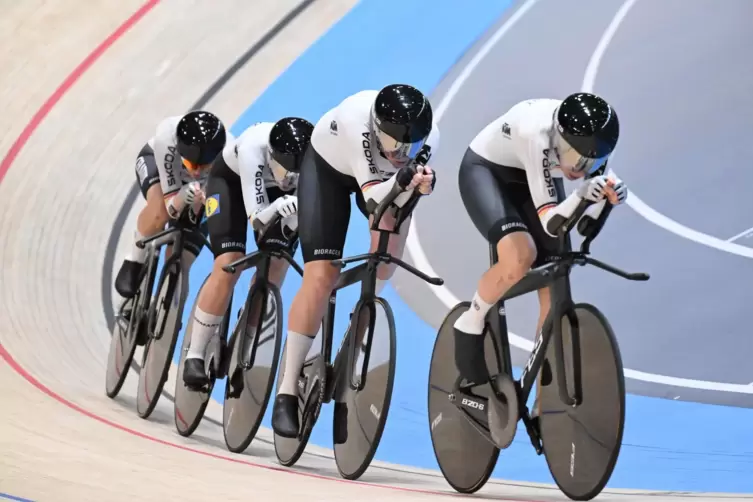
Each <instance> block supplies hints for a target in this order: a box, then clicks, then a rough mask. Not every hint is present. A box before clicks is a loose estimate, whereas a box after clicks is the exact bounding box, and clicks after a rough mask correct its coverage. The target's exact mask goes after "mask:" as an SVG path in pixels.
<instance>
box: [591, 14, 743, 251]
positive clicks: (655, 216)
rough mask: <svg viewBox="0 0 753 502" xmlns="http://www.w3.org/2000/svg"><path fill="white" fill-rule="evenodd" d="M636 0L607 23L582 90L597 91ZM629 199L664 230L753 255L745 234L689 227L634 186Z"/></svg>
mask: <svg viewBox="0 0 753 502" xmlns="http://www.w3.org/2000/svg"><path fill="white" fill-rule="evenodd" d="M636 2H637V0H627V1H626V2H625V3H623V4H622V6H621V7H620V9H619V10H618V11H617V13H616V14H615V16H614V18H613V19H612V22H611V23H609V26H608V27H607V29H606V31H605V32H604V34H603V35H602V36H601V40H599V44H598V45H597V46H596V49H595V50H594V53H593V54H592V55H591V60H590V61H589V62H588V66H587V67H586V72H585V74H584V75H583V84H582V85H581V90H582V91H583V92H593V89H594V82H596V75H597V74H598V72H599V66H600V65H601V59H602V57H603V56H604V53H605V52H606V50H607V47H609V44H610V42H611V41H612V38H614V35H615V33H617V29H618V28H619V27H620V24H622V21H623V19H625V16H627V13H628V12H629V11H630V9H631V8H632V7H633V5H635V3H636ZM626 202H627V205H628V206H630V207H631V208H632V209H633V210H634V211H635V212H636V213H638V214H640V215H641V216H643V217H644V218H645V219H647V220H648V221H650V222H651V223H653V224H654V225H657V226H659V227H661V228H663V229H664V230H668V231H670V232H672V233H673V234H675V235H679V236H680V237H684V238H686V239H688V240H691V241H694V242H697V243H699V244H703V245H705V246H709V247H712V248H715V249H718V250H720V251H726V252H728V253H732V254H735V255H738V256H744V257H746V258H753V249H751V248H749V247H747V246H741V245H739V244H733V243H732V241H733V240H735V238H737V237H741V235H738V236H736V237H735V238H732V239H727V240H726V241H725V240H722V239H719V238H718V237H714V236H713V235H708V234H705V233H703V232H699V231H697V230H693V229H692V228H688V227H686V226H685V225H682V224H681V223H678V222H676V221H674V220H673V219H671V218H668V217H667V216H665V215H663V214H661V213H659V212H658V211H656V210H654V209H653V208H651V207H650V206H649V205H648V204H646V203H645V202H643V201H642V200H641V199H640V198H639V197H638V196H637V195H636V194H635V192H633V191H632V190H630V196H629V197H628V199H627V201H626Z"/></svg>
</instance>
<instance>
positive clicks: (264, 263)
mask: <svg viewBox="0 0 753 502" xmlns="http://www.w3.org/2000/svg"><path fill="white" fill-rule="evenodd" d="M280 220H281V216H280V215H279V214H278V215H275V217H274V218H272V219H271V220H270V221H269V222H268V223H267V224H266V225H264V226H263V227H262V228H260V229H259V238H258V244H257V248H258V249H257V250H256V251H254V252H252V253H249V254H247V255H245V256H244V257H242V258H239V259H238V260H236V261H234V262H232V263H230V264H229V265H226V266H224V267H223V268H222V270H224V271H225V272H227V273H229V274H235V273H236V272H243V271H244V270H247V269H249V268H256V281H255V283H254V285H255V286H256V287H257V288H260V290H261V292H262V294H263V295H262V297H264V296H266V293H267V287H268V286H267V285H268V284H269V269H270V267H271V265H272V258H281V259H284V260H285V261H287V262H288V263H289V264H290V266H292V267H293V269H294V270H295V271H296V272H298V274H299V275H303V269H302V268H301V266H300V265H298V263H296V262H295V260H294V259H293V257H292V256H291V255H290V253H288V252H287V251H285V250H284V249H275V250H269V251H268V250H262V248H263V246H264V242H265V239H264V238H265V236H266V235H267V232H268V231H269V229H270V228H272V227H273V226H275V225H277V224H278V223H279V221H280ZM296 238H297V237H296ZM293 240H294V238H292V237H291V238H289V239H288V245H290V244H291V243H292V241H293ZM254 285H252V286H251V287H253V286H254ZM249 291H250V289H249ZM233 296H234V294H233V292H232V291H231V293H230V299H229V301H228V307H227V310H226V311H225V320H224V321H223V325H222V326H221V328H220V329H221V331H222V337H221V339H222V341H223V343H225V342H224V341H225V340H226V339H227V332H228V330H229V328H230V322H229V319H230V308H231V307H232V304H233ZM247 301H248V299H247ZM264 314H265V308H264V307H262V308H260V310H259V319H258V320H257V323H256V329H257V330H260V329H261V328H262V324H263V320H264ZM248 315H249V312H248V310H247V309H244V311H243V315H242V316H241V318H240V319H239V320H238V325H245V323H246V322H247V319H248ZM263 341H264V340H260V341H259V342H258V343H256V344H254V347H253V350H252V352H251V354H250V356H249V360H248V362H246V363H242V364H241V366H242V367H243V369H250V368H251V367H252V366H253V364H254V361H255V359H256V349H257V348H258V346H259V345H260V344H261V342H263ZM232 345H233V341H232V340H231V341H228V342H227V343H226V344H225V345H224V346H223V348H224V347H232ZM226 360H227V364H229V363H230V358H229V357H227V358H226ZM225 369H226V370H227V368H225Z"/></svg>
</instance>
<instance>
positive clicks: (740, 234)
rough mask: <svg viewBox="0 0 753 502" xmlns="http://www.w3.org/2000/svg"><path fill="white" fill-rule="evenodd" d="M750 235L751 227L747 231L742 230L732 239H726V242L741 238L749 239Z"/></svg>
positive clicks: (752, 231) (752, 229)
mask: <svg viewBox="0 0 753 502" xmlns="http://www.w3.org/2000/svg"><path fill="white" fill-rule="evenodd" d="M750 234H753V227H750V228H749V229H747V230H744V231H742V232H740V233H739V234H736V235H733V236H732V237H730V238H729V239H727V242H734V241H736V240H737V239H740V238H742V237H749V236H750Z"/></svg>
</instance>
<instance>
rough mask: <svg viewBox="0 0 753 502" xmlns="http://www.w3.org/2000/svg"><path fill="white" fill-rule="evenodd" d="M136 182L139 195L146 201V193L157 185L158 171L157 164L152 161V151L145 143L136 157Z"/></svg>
mask: <svg viewBox="0 0 753 502" xmlns="http://www.w3.org/2000/svg"><path fill="white" fill-rule="evenodd" d="M136 180H137V181H138V184H139V188H140V189H141V195H143V196H144V198H145V199H146V193H147V192H148V191H149V189H150V188H151V187H152V185H156V184H157V183H159V171H158V170H157V162H156V161H155V160H154V150H152V147H151V146H149V144H148V143H147V144H146V145H144V148H142V149H141V151H140V152H139V156H138V157H136Z"/></svg>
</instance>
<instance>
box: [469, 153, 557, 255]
mask: <svg viewBox="0 0 753 502" xmlns="http://www.w3.org/2000/svg"><path fill="white" fill-rule="evenodd" d="M553 181H554V187H555V189H556V190H557V196H558V199H559V201H562V200H563V199H564V193H565V188H564V183H563V181H562V179H560V178H554V179H553ZM458 184H459V185H460V196H461V198H462V199H463V205H465V209H466V211H468V215H469V216H470V218H471V220H472V221H473V224H474V225H476V229H477V230H478V231H479V232H480V233H481V235H483V236H484V237H485V238H486V240H487V241H489V244H492V245H494V246H496V245H497V243H498V242H499V241H500V239H502V237H504V236H505V235H508V234H511V233H513V232H528V233H529V234H530V235H531V237H532V238H533V242H534V243H535V244H536V261H534V263H533V266H534V267H538V266H540V265H543V264H544V263H547V262H548V261H551V259H552V257H555V256H556V255H557V253H558V251H559V247H558V242H557V238H555V237H552V236H551V235H549V234H547V233H546V231H545V230H544V227H543V226H542V225H541V220H540V219H539V215H538V213H537V212H536V208H535V207H534V205H533V199H532V198H531V191H530V189H529V188H528V180H527V178H526V173H525V171H524V170H522V169H516V168H514V167H507V166H501V165H498V164H494V163H493V162H489V161H488V160H486V159H484V158H483V157H481V156H480V155H478V154H477V153H476V152H474V151H473V150H471V149H470V148H469V149H468V150H467V151H466V152H465V156H464V157H463V161H462V162H461V164H460V172H459V173H458Z"/></svg>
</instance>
